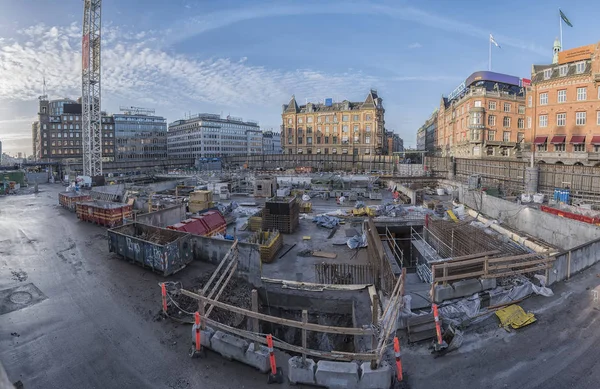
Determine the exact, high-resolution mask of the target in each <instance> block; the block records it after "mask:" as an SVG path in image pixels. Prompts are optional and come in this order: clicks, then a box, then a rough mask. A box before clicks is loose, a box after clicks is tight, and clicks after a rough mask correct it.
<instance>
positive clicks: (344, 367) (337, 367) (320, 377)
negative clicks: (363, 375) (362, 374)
mask: <svg viewBox="0 0 600 389" xmlns="http://www.w3.org/2000/svg"><path fill="white" fill-rule="evenodd" d="M315 379H316V382H317V385H321V386H325V387H327V388H330V389H338V388H340V389H342V388H343V389H358V365H357V364H356V363H354V362H333V361H319V362H318V363H317V372H316V373H315Z"/></svg>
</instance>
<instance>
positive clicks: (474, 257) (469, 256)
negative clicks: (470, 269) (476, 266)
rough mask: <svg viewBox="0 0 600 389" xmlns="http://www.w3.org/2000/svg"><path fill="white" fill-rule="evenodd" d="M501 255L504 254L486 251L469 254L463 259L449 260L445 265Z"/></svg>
mask: <svg viewBox="0 0 600 389" xmlns="http://www.w3.org/2000/svg"><path fill="white" fill-rule="evenodd" d="M500 253H502V252H501V251H500V250H492V251H485V252H483V253H477V254H469V255H463V256H461V257H454V258H449V259H447V260H445V261H444V263H447V262H459V261H466V260H467V259H476V258H483V257H485V256H487V255H496V254H500Z"/></svg>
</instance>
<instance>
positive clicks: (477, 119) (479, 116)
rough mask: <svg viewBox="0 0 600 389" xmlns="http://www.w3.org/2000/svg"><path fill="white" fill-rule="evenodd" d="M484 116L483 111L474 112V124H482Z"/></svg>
mask: <svg viewBox="0 0 600 389" xmlns="http://www.w3.org/2000/svg"><path fill="white" fill-rule="evenodd" d="M482 118H483V113H481V112H473V124H474V125H480V124H481V120H482Z"/></svg>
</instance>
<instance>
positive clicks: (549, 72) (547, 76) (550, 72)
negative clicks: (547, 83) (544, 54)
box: [544, 69, 552, 80]
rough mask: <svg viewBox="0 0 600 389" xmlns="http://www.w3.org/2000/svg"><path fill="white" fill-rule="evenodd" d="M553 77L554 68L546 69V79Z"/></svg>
mask: <svg viewBox="0 0 600 389" xmlns="http://www.w3.org/2000/svg"><path fill="white" fill-rule="evenodd" d="M550 77H552V69H546V70H544V80H549V79H550Z"/></svg>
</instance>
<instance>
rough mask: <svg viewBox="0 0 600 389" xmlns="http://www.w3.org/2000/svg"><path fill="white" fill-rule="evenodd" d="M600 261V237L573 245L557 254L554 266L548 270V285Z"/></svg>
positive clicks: (567, 277)
mask: <svg viewBox="0 0 600 389" xmlns="http://www.w3.org/2000/svg"><path fill="white" fill-rule="evenodd" d="M598 262H600V239H596V240H594V241H591V242H588V243H586V244H583V245H580V246H577V247H573V248H572V249H570V250H567V251H565V252H562V253H560V254H558V255H557V256H556V260H555V261H554V263H553V264H552V268H550V269H548V270H547V271H546V276H547V277H548V285H551V284H553V283H555V282H558V281H562V280H566V279H569V278H570V277H571V276H572V275H573V274H576V273H579V272H580V271H582V270H585V269H587V268H588V267H590V266H592V265H594V264H596V263H598Z"/></svg>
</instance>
